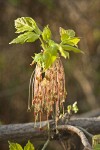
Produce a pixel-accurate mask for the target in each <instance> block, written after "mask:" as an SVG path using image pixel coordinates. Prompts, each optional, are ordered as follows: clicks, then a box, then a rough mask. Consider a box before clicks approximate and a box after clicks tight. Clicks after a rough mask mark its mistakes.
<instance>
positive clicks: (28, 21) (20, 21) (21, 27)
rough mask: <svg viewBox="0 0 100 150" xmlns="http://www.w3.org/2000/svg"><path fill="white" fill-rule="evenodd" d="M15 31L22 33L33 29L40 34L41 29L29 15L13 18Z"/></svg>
mask: <svg viewBox="0 0 100 150" xmlns="http://www.w3.org/2000/svg"><path fill="white" fill-rule="evenodd" d="M15 28H16V30H17V31H16V33H22V32H27V31H35V32H36V33H37V34H39V35H40V34H41V30H40V29H39V28H38V26H37V24H36V22H35V21H34V20H33V19H32V18H30V17H21V18H17V19H16V20H15Z"/></svg>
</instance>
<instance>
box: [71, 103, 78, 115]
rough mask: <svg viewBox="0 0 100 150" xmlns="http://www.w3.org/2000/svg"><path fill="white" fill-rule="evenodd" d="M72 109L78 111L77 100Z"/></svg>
mask: <svg viewBox="0 0 100 150" xmlns="http://www.w3.org/2000/svg"><path fill="white" fill-rule="evenodd" d="M72 110H73V111H74V113H77V112H78V110H79V109H78V106H77V102H74V104H73V105H72Z"/></svg>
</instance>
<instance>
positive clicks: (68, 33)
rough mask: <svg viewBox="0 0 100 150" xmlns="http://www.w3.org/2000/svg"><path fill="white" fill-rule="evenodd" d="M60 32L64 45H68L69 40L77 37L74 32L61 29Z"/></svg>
mask: <svg viewBox="0 0 100 150" xmlns="http://www.w3.org/2000/svg"><path fill="white" fill-rule="evenodd" d="M59 32H60V36H61V42H62V43H66V41H67V40H69V39H71V38H73V37H74V36H75V32H74V31H73V30H65V29H63V28H61V27H60V31H59Z"/></svg>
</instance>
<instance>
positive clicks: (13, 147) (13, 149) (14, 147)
mask: <svg viewBox="0 0 100 150" xmlns="http://www.w3.org/2000/svg"><path fill="white" fill-rule="evenodd" d="M8 143H9V150H23V148H22V146H21V145H20V144H17V143H12V142H8Z"/></svg>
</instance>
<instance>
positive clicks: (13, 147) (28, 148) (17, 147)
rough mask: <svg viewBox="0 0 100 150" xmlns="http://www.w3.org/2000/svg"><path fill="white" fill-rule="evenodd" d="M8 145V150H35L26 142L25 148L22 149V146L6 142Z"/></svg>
mask: <svg viewBox="0 0 100 150" xmlns="http://www.w3.org/2000/svg"><path fill="white" fill-rule="evenodd" d="M8 143H9V150H35V148H34V146H33V144H32V143H31V142H30V141H28V143H27V144H26V146H24V148H22V146H21V145H20V144H18V143H13V142H8Z"/></svg>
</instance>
